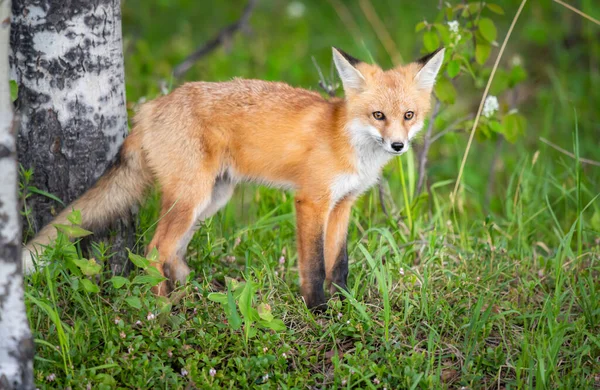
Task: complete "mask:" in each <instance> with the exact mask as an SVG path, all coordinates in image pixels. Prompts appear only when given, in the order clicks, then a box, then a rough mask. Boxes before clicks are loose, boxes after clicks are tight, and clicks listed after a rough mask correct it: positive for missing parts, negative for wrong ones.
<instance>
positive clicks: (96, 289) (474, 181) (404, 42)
mask: <svg viewBox="0 0 600 390" xmlns="http://www.w3.org/2000/svg"><path fill="white" fill-rule="evenodd" d="M370 3H371V4H372V6H373V8H374V9H375V11H376V12H377V14H378V15H379V17H380V18H381V20H382V27H383V28H385V30H386V31H387V32H388V33H389V34H390V36H391V38H392V39H393V41H394V43H395V45H396V47H397V49H398V51H399V53H400V54H401V56H402V58H403V59H404V60H405V61H410V60H411V59H415V58H418V57H420V56H421V55H422V54H423V53H425V51H424V49H423V47H424V42H423V40H424V39H430V38H431V36H429V37H428V38H426V37H425V36H426V35H427V34H426V30H421V31H419V32H416V31H415V30H416V26H417V25H418V24H419V23H420V22H422V21H424V20H426V21H428V22H429V23H432V22H439V23H442V24H443V23H445V22H444V21H443V20H442V19H441V13H440V11H439V10H438V8H437V7H438V4H439V2H438V1H433V0H431V1H393V0H378V1H376V0H373V1H371V2H370ZM452 3H453V4H458V3H461V2H452ZM468 3H473V2H468ZM519 3H520V2H519V1H515V0H497V1H495V2H494V4H497V5H499V6H500V7H502V9H504V15H498V14H495V13H493V12H492V13H489V12H488V11H486V17H489V18H491V19H492V20H493V22H494V24H495V26H496V29H497V31H498V36H497V38H496V40H497V41H498V42H501V41H502V40H503V39H504V35H505V34H506V31H507V29H508V26H509V24H510V22H511V20H512V17H513V16H514V13H515V11H516V9H517V7H518V5H519ZM293 4H295V5H293ZM298 4H300V5H298ZM340 4H343V5H345V6H346V7H347V9H348V10H349V12H350V15H351V16H352V18H353V20H354V21H355V23H356V25H355V26H354V25H353V24H351V23H350V24H349V23H348V22H345V21H344V20H343V19H342V18H341V17H340V16H343V15H340V14H339V13H338V11H339V9H340ZM244 5H245V2H244V1H237V0H236V1H220V2H216V1H212V2H207V1H196V0H123V34H124V51H125V66H126V83H127V98H128V102H129V105H128V107H129V108H130V110H131V112H132V113H133V111H134V108H135V105H136V104H137V103H139V102H141V101H143V100H148V99H152V98H154V97H156V96H158V95H160V94H161V93H163V92H166V91H168V90H171V89H173V88H175V87H176V86H177V85H179V84H181V83H183V82H184V81H192V80H205V81H214V80H228V79H231V78H233V77H246V78H257V79H265V80H281V81H285V82H288V83H290V84H292V85H296V86H302V87H305V88H310V89H318V81H319V77H318V72H317V70H316V68H315V66H314V64H313V61H312V57H314V58H315V60H316V62H317V63H318V64H319V66H320V67H321V69H322V70H323V71H324V73H325V74H326V75H328V74H329V69H330V66H331V46H337V47H340V48H343V49H344V50H345V51H347V52H349V53H351V54H353V55H354V56H356V57H359V58H362V59H364V60H366V61H372V62H376V63H378V64H380V65H381V66H382V67H384V68H388V67H391V66H392V59H391V58H390V56H389V55H388V53H387V52H386V50H385V49H384V47H383V45H382V44H381V42H380V41H379V39H378V37H377V35H376V33H375V32H374V30H373V26H372V25H371V24H370V23H369V21H368V19H367V18H366V17H365V16H364V14H363V11H362V9H361V7H360V4H359V2H358V1H343V2H342V1H341V0H328V1H317V0H310V1H302V2H288V1H282V0H261V1H259V4H258V6H257V8H256V9H255V11H254V13H253V14H252V17H251V19H250V28H249V29H248V31H243V32H241V33H239V34H237V35H236V36H235V37H234V39H232V40H231V42H228V43H227V44H226V45H224V46H222V47H220V48H219V49H218V50H216V51H214V52H212V53H211V54H210V55H208V56H206V57H204V58H202V59H201V60H199V61H198V62H197V63H196V64H195V65H194V67H193V68H192V69H191V70H190V71H189V72H188V73H187V74H186V75H185V78H184V79H180V80H175V79H173V78H172V76H171V74H172V70H173V68H174V66H175V65H177V64H178V63H180V62H181V61H182V60H183V59H184V58H185V57H186V56H187V55H188V54H189V53H191V52H192V51H193V50H194V49H196V48H197V47H199V46H201V45H202V44H203V43H204V42H206V41H207V40H208V39H210V38H212V37H213V36H214V35H215V34H216V33H217V32H218V31H219V30H220V29H221V28H222V27H223V26H225V25H227V24H229V23H231V22H233V21H234V20H236V19H237V18H238V17H239V16H240V14H241V11H242V9H243V7H244ZM573 5H574V6H576V7H578V8H580V9H581V10H582V11H584V12H586V13H588V14H590V15H592V16H593V17H595V18H596V19H600V3H598V2H597V1H595V0H581V1H574V2H573ZM290 7H296V8H298V7H302V8H303V13H302V15H300V16H298V17H293V16H292V15H291V11H290ZM336 8H337V10H336ZM599 41H600V26H598V25H595V24H593V23H592V22H590V21H588V20H585V19H582V18H581V17H580V16H578V15H576V14H574V13H572V12H571V11H568V10H567V9H565V8H563V7H562V6H560V5H559V4H557V3H555V2H551V1H545V2H540V1H530V2H528V4H527V5H526V7H525V9H524V12H523V14H522V16H521V18H520V20H519V21H518V23H517V26H516V28H515V31H514V32H513V36H512V38H511V40H510V41H509V43H508V46H507V51H506V53H505V55H504V59H503V61H502V63H501V66H502V67H503V68H510V66H511V64H512V63H514V62H515V61H520V62H521V63H522V66H523V67H524V69H525V71H526V74H527V78H526V80H525V81H523V82H522V83H521V84H519V86H518V88H516V92H515V90H510V91H508V92H507V93H503V94H501V95H499V96H498V97H499V100H500V106H501V107H500V111H501V112H502V113H503V115H504V114H506V113H507V112H508V111H509V109H510V106H511V104H512V103H511V99H514V98H515V95H514V94H516V99H515V101H516V103H515V106H516V108H517V109H518V111H519V113H521V114H522V115H523V116H524V117H525V118H526V122H527V124H526V128H525V131H524V134H522V135H520V136H519V137H518V138H517V139H516V141H515V142H514V143H512V142H507V141H502V142H498V141H497V140H498V137H500V135H498V134H497V133H493V132H492V133H491V134H489V135H488V136H478V137H476V141H475V143H474V144H473V147H472V150H471V153H470V155H469V158H468V160H467V164H466V167H465V173H464V178H463V183H464V189H463V191H461V192H460V193H459V196H458V199H457V205H456V207H455V208H453V207H452V205H451V202H450V193H451V190H452V188H453V185H454V181H455V180H456V177H457V174H458V170H459V166H460V162H461V159H462V157H463V153H464V151H465V147H466V143H467V139H468V134H467V132H466V131H464V130H463V131H453V132H449V133H447V134H445V135H444V136H443V137H441V138H440V139H439V140H437V141H436V142H435V143H433V144H432V148H431V151H430V154H429V165H428V183H429V189H428V191H425V193H426V195H422V196H420V197H416V198H415V197H413V196H412V191H408V190H407V189H412V188H414V186H415V181H416V156H415V154H414V153H410V154H407V155H404V156H402V157H401V159H398V160H397V161H394V162H392V163H390V165H389V166H388V167H387V168H386V169H385V172H384V176H385V179H386V182H387V183H388V185H389V190H388V191H386V192H387V194H386V196H385V198H386V203H387V205H388V208H389V210H390V216H389V217H387V216H386V215H385V214H384V213H383V212H382V211H381V206H380V203H379V198H378V194H377V191H376V190H373V191H371V192H369V193H368V194H366V195H365V196H364V197H363V198H362V199H361V201H360V202H358V204H357V206H356V208H355V210H354V212H353V216H352V222H351V223H352V225H351V228H350V232H349V243H350V245H349V251H350V259H351V260H350V273H351V276H350V280H349V289H350V291H349V296H348V299H346V300H345V301H344V302H341V301H339V300H334V301H331V302H330V309H329V310H328V312H327V313H325V314H324V315H316V316H315V315H313V314H312V313H310V312H308V311H307V310H306V308H305V306H304V305H303V302H302V301H301V299H300V298H299V294H298V280H297V269H296V254H295V244H294V235H295V233H294V216H293V202H292V201H291V198H292V197H291V194H289V193H285V192H281V191H278V190H271V189H265V188H261V187H257V186H243V187H241V188H238V189H237V190H236V195H235V197H234V199H233V201H232V202H231V203H230V204H229V205H228V206H227V207H226V208H225V209H224V210H223V211H222V212H221V213H219V214H218V215H217V216H215V217H214V218H212V219H211V220H209V221H206V223H205V224H204V225H203V227H202V228H201V229H200V231H199V232H198V233H197V234H196V236H195V237H194V239H193V240H192V243H191V244H190V247H189V251H188V262H189V264H190V266H191V268H192V269H193V270H194V271H195V272H194V274H192V276H191V278H190V282H189V283H188V284H187V285H186V286H182V287H181V288H180V289H178V290H177V292H176V293H175V294H174V295H173V296H172V297H171V299H169V300H165V299H157V298H156V297H154V296H153V295H152V294H151V293H150V291H149V290H150V287H151V286H152V285H153V284H155V283H157V282H158V281H159V280H160V278H159V277H158V276H157V275H156V274H155V273H154V272H152V267H149V266H148V264H149V263H148V260H146V259H144V258H142V257H140V256H137V255H134V254H132V255H131V257H130V258H131V260H132V262H133V263H134V264H135V265H136V267H137V268H136V271H135V272H133V273H132V275H129V276H127V277H121V276H116V277H114V276H112V275H110V274H108V273H107V272H106V271H103V270H102V267H99V266H98V264H102V263H104V262H105V261H106V259H107V258H108V257H109V256H110V255H111V252H110V250H109V249H108V248H105V247H103V246H102V245H98V246H97V248H96V252H95V258H94V259H90V260H88V259H81V255H80V253H79V248H78V245H77V244H75V245H74V244H71V243H70V242H69V241H68V240H67V236H70V237H71V238H75V237H78V236H79V235H80V234H81V235H83V234H86V233H85V232H82V231H81V230H79V229H78V228H66V227H63V229H62V233H63V234H61V237H60V239H59V240H58V242H57V244H56V246H55V247H53V248H51V249H50V250H48V251H47V252H46V254H45V255H44V256H45V258H46V260H51V263H52V265H51V266H49V267H47V268H46V269H45V270H44V271H43V272H41V273H38V274H34V275H32V276H30V277H28V279H27V285H28V287H27V303H28V308H29V317H30V321H31V324H32V327H33V329H34V334H35V337H36V345H37V356H36V373H37V374H36V375H37V376H36V381H37V384H38V386H39V387H45V388H53V387H66V386H71V387H72V388H83V387H86V386H90V387H91V388H184V387H186V386H189V387H190V388H220V387H223V388H245V387H261V388H306V387H318V388H388V389H392V388H394V389H396V388H398V389H399V388H410V389H415V388H423V389H427V388H429V389H437V388H472V389H477V388H539V389H543V388H592V387H594V386H596V387H597V386H600V375H599V373H600V360H599V359H600V338H599V337H598V335H599V334H600V282H599V280H600V201H599V200H598V198H597V196H598V194H599V193H600V167H598V166H594V165H592V164H581V163H580V162H579V157H585V158H588V159H591V160H594V161H596V162H597V161H600V152H599V151H598V146H599V141H598V140H599V138H600V113H599V110H598V109H599V108H600V88H598V86H599V85H600V45H599V44H598V42H599ZM429 44H431V42H430V43H429ZM497 50H498V48H497V47H495V48H493V50H492V53H491V57H490V59H489V60H488V66H489V64H490V63H491V62H492V61H493V59H494V58H495V57H496V55H497ZM488 74H489V71H488ZM446 75H447V74H446ZM501 78H502V77H501V74H500V75H499V79H501ZM486 80H487V74H486V71H482V74H481V75H480V77H478V78H476V79H473V78H470V77H467V76H465V75H464V74H461V75H460V76H458V78H457V79H456V82H455V88H456V90H457V94H456V99H455V102H454V103H453V104H443V107H442V108H443V110H444V111H443V115H440V118H439V125H440V126H437V125H438V123H436V130H437V131H439V129H440V128H443V127H444V125H445V124H448V123H451V122H452V121H453V120H454V119H456V118H459V117H462V116H464V115H465V114H474V113H475V112H476V110H477V107H478V105H479V102H480V100H481V95H482V90H483V86H484V85H485V81H486ZM499 88H500V86H498V85H494V86H493V88H492V94H495V93H496V92H495V91H496V90H498V89H499ZM214 115H215V116H217V115H227V113H226V112H215V113H214ZM438 127H439V128H438ZM482 135H484V134H483V133H482ZM540 137H543V138H545V139H547V140H549V141H550V142H552V143H554V144H556V145H557V146H559V147H561V148H563V149H565V150H566V151H568V152H570V153H573V154H574V155H575V157H574V158H572V157H569V156H567V155H565V154H564V153H562V152H559V151H557V150H556V149H555V148H553V147H550V146H548V145H547V144H545V143H543V142H542V141H540ZM499 144H500V147H498V145H499ZM494 155H496V158H494ZM490 172H494V174H493V178H492V180H490V179H489V177H490ZM387 189H388V188H387V187H386V190H387ZM157 218H158V198H157V195H156V194H153V195H152V196H151V197H150V199H149V200H148V202H147V203H146V204H145V205H144V207H143V209H142V211H141V213H140V221H139V244H140V245H139V247H138V248H133V251H134V252H135V251H137V252H139V253H142V252H143V249H142V248H143V244H145V243H147V242H149V240H150V237H151V234H152V231H153V228H154V226H155V223H156V220H157ZM71 222H74V224H75V225H77V223H76V222H77V216H74V218H73V220H72V221H71ZM149 257H150V258H151V257H152V256H149ZM282 323H283V324H284V325H283V326H285V330H282Z"/></svg>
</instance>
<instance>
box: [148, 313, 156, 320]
mask: <svg viewBox="0 0 600 390" xmlns="http://www.w3.org/2000/svg"><path fill="white" fill-rule="evenodd" d="M146 318H147V319H148V321H152V320H153V319H155V318H156V316H155V315H154V313H152V312H149V313H148V315H147V316H146Z"/></svg>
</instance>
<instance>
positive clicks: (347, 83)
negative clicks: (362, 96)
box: [332, 47, 366, 93]
mask: <svg viewBox="0 0 600 390" xmlns="http://www.w3.org/2000/svg"><path fill="white" fill-rule="evenodd" d="M332 50H333V62H334V63H335V67H336V68H337V71H338V73H339V75H340V79H342V84H343V85H344V92H346V93H349V92H352V93H359V92H361V91H362V90H363V89H364V88H365V86H366V80H365V76H363V75H362V73H360V71H359V70H358V69H356V68H355V65H357V64H359V63H360V62H361V61H360V60H357V59H356V58H354V57H352V56H351V55H349V54H346V53H344V52H343V51H341V50H338V49H336V48H335V47H333V48H332Z"/></svg>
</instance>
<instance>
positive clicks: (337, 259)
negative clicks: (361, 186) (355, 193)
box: [325, 197, 355, 294]
mask: <svg viewBox="0 0 600 390" xmlns="http://www.w3.org/2000/svg"><path fill="white" fill-rule="evenodd" d="M354 201H355V198H354V197H347V198H345V199H342V200H341V201H340V202H339V203H338V204H336V205H335V207H334V208H333V210H331V212H330V214H329V217H328V218H327V229H326V232H325V272H326V284H327V286H328V288H329V292H330V293H331V294H334V293H336V292H337V289H338V288H337V287H336V286H335V285H338V286H339V287H340V288H343V289H346V280H347V278H348V249H347V243H346V237H347V234H348V223H349V221H350V212H351V210H352V205H353V204H354Z"/></svg>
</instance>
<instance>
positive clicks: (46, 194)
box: [27, 186, 65, 206]
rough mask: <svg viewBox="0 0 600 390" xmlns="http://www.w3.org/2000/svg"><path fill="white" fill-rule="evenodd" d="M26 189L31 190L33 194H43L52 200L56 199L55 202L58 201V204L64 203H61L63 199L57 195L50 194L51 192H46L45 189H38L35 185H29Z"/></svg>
mask: <svg viewBox="0 0 600 390" xmlns="http://www.w3.org/2000/svg"><path fill="white" fill-rule="evenodd" d="M27 191H29V192H32V193H34V194H38V195H42V196H45V197H46V198H48V199H52V200H54V201H56V202H58V203H60V204H61V205H63V206H64V205H65V204H64V203H63V201H62V200H60V198H59V197H57V196H56V195H52V194H51V193H49V192H46V191H44V190H40V189H38V188H37V187H33V186H29V187H27Z"/></svg>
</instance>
